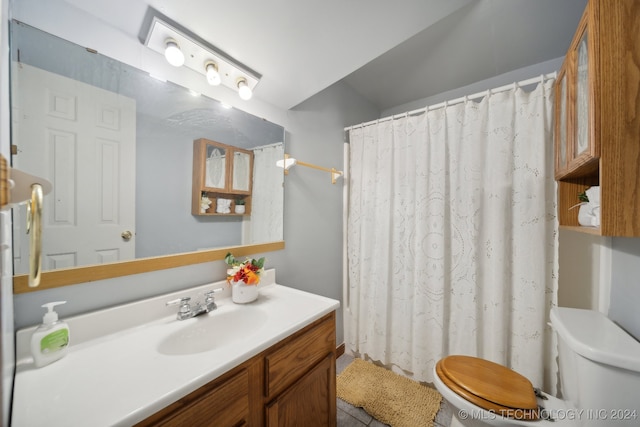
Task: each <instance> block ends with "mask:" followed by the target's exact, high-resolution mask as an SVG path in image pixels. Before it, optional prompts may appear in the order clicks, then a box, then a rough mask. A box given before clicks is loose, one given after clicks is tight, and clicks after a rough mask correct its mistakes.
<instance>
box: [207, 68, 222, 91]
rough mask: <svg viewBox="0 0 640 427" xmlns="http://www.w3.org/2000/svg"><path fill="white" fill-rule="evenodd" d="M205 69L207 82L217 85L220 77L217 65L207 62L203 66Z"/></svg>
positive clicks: (220, 80)
mask: <svg viewBox="0 0 640 427" xmlns="http://www.w3.org/2000/svg"><path fill="white" fill-rule="evenodd" d="M205 68H206V70H207V82H208V83H209V84H210V85H211V86H218V85H219V84H220V82H222V79H221V78H220V73H218V67H216V64H214V63H213V62H208V63H207V65H206V66H205Z"/></svg>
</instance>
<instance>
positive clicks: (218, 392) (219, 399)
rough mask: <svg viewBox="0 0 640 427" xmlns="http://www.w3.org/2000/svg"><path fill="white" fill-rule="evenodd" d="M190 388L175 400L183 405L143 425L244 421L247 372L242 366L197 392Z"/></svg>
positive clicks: (230, 425) (225, 426)
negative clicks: (225, 378)
mask: <svg viewBox="0 0 640 427" xmlns="http://www.w3.org/2000/svg"><path fill="white" fill-rule="evenodd" d="M198 394H199V392H194V393H193V394H192V395H189V396H187V397H185V398H183V399H182V400H181V401H180V402H179V403H181V404H183V405H184V407H182V408H180V409H179V410H177V411H174V412H173V413H172V414H170V415H169V414H168V415H165V416H163V417H161V418H160V419H159V420H156V421H155V422H152V423H148V424H147V425H154V426H163V427H169V426H186V425H189V426H211V427H214V426H215V427H235V426H243V425H246V424H248V417H249V374H248V372H247V370H246V369H242V370H241V371H240V372H238V373H237V374H236V375H234V376H233V377H231V378H229V379H228V380H226V381H224V382H223V383H222V384H219V385H217V386H214V387H213V388H212V389H210V390H209V391H207V392H206V393H204V394H203V395H198Z"/></svg>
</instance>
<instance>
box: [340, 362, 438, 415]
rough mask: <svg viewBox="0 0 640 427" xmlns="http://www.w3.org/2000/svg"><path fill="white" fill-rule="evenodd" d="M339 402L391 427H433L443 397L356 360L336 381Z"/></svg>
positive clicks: (370, 364) (420, 385)
mask: <svg viewBox="0 0 640 427" xmlns="http://www.w3.org/2000/svg"><path fill="white" fill-rule="evenodd" d="M336 383H337V395H338V397H339V398H340V399H342V400H344V401H346V402H347V403H350V404H352V405H353V406H358V407H361V408H363V409H364V410H365V411H367V413H368V414H369V415H371V416H372V417H374V418H375V419H376V420H378V421H380V422H383V423H385V424H389V425H390V426H392V427H417V426H420V427H422V426H429V427H433V420H434V418H435V417H436V414H437V412H438V409H440V402H441V401H442V396H441V395H440V393H438V391H437V390H435V389H433V388H430V387H427V386H424V385H422V384H420V383H418V382H416V381H413V380H411V379H409V378H406V377H403V376H401V375H398V374H396V373H394V372H391V371H389V370H387V369H384V368H381V367H379V366H376V365H374V364H373V363H369V362H365V361H364V360H362V359H354V361H353V362H351V363H350V364H349V366H347V367H346V368H345V369H344V371H342V373H340V375H338V378H337V381H336Z"/></svg>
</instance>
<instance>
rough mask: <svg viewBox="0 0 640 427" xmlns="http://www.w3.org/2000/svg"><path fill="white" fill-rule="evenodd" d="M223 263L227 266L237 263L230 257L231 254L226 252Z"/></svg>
mask: <svg viewBox="0 0 640 427" xmlns="http://www.w3.org/2000/svg"><path fill="white" fill-rule="evenodd" d="M224 262H226V263H227V265H235V264H236V262H237V261H236V259H235V258H234V257H233V255H231V252H227V255H226V256H225V257H224Z"/></svg>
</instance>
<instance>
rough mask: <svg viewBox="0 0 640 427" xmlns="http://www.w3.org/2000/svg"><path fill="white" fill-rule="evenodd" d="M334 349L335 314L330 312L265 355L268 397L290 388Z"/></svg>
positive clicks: (266, 391) (266, 392)
mask: <svg viewBox="0 0 640 427" xmlns="http://www.w3.org/2000/svg"><path fill="white" fill-rule="evenodd" d="M335 349H336V337H335V313H331V314H329V315H327V316H326V317H324V318H323V319H321V320H320V321H318V322H316V323H315V324H313V325H311V326H310V327H308V328H306V329H303V330H302V331H301V332H299V333H297V334H296V335H294V336H293V337H292V338H291V339H289V340H287V341H286V342H285V343H283V344H282V346H280V347H278V348H277V349H275V350H274V351H272V352H270V353H269V354H268V355H267V356H265V394H266V396H267V397H273V396H275V395H277V394H278V393H280V392H281V391H282V390H284V389H285V388H287V387H289V386H290V385H291V384H293V383H294V382H295V381H296V380H297V379H299V378H300V377H302V375H304V374H305V373H306V372H307V371H308V370H309V369H311V367H313V366H314V365H315V364H317V363H318V362H319V361H320V360H322V359H323V358H325V357H326V356H327V354H329V353H331V352H333V351H335Z"/></svg>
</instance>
